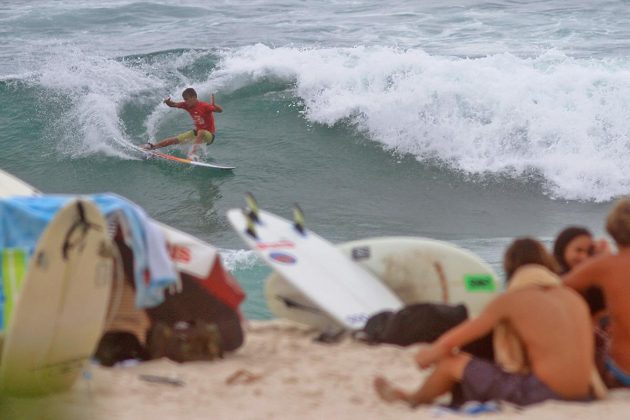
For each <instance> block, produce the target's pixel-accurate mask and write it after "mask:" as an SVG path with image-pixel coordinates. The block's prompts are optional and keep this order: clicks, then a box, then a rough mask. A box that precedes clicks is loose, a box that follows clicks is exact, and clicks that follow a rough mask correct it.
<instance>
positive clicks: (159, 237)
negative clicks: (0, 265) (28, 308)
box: [0, 193, 179, 329]
mask: <svg viewBox="0 0 630 420" xmlns="http://www.w3.org/2000/svg"><path fill="white" fill-rule="evenodd" d="M80 197H81V198H84V199H89V200H92V201H94V202H95V203H96V204H97V205H98V207H99V208H100V210H101V211H102V212H103V214H105V215H106V216H107V218H108V219H111V218H117V219H118V220H119V221H121V223H122V224H123V233H125V241H126V242H127V244H128V245H129V246H130V248H131V249H132V251H133V254H134V277H135V285H136V305H137V306H138V307H139V308H147V307H152V306H157V305H159V304H160V303H162V302H163V300H164V289H166V288H168V287H171V286H173V285H177V284H178V282H179V277H178V273H177V271H176V270H175V267H174V265H173V263H172V261H171V259H170V257H169V255H168V251H167V247H166V240H165V238H164V236H163V234H162V231H161V228H160V227H159V225H158V224H157V223H156V222H154V221H153V220H152V219H150V218H149V217H148V216H147V215H146V213H145V212H144V210H143V209H142V208H141V207H139V206H138V205H136V204H134V203H132V202H131V201H129V200H127V199H125V198H123V197H121V196H118V195H116V194H111V193H107V194H94V195H87V196H80ZM76 198H78V196H72V195H42V196H15V197H6V198H2V199H0V250H10V249H23V250H26V252H27V254H28V256H30V255H32V253H33V251H34V249H35V247H36V245H37V241H38V240H39V237H40V236H41V234H42V233H43V231H44V229H46V226H47V225H48V223H49V222H50V221H51V220H52V219H53V217H54V216H55V214H56V213H57V211H59V210H60V209H61V208H62V207H63V206H65V205H66V203H68V202H69V201H70V200H73V199H76ZM145 273H146V274H145ZM1 276H2V273H1V272H0V277H1ZM145 277H147V278H148V281H146V282H145ZM2 280H3V279H2V278H0V289H2V284H3V281H2ZM6 295H8V294H6ZM6 295H5V293H2V290H0V304H2V303H3V300H5V299H6V298H7V296H6ZM1 328H2V326H0V329H1Z"/></svg>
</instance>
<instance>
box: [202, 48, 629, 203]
mask: <svg viewBox="0 0 630 420" xmlns="http://www.w3.org/2000/svg"><path fill="white" fill-rule="evenodd" d="M629 75H630V62H628V60H625V59H624V60H596V59H589V60H580V59H575V58H570V57H568V56H566V55H564V54H562V53H561V52H558V51H553V50H551V51H547V52H546V53H544V54H542V55H540V56H538V57H536V58H530V59H523V58H519V57H515V56H512V55H510V54H500V55H494V56H489V57H482V58H477V59H462V58H453V57H441V56H431V55H429V54H427V53H426V52H424V51H423V50H419V49H410V50H399V49H394V48H386V47H371V48H367V47H356V48H325V49H299V48H270V47H267V46H264V45H260V44H259V45H254V46H248V47H245V48H240V49H236V50H231V51H225V52H224V53H223V54H222V59H221V61H220V62H219V64H218V68H217V70H216V71H214V72H213V74H212V75H211V80H213V81H218V80H221V81H222V84H224V85H226V86H229V84H230V81H237V80H238V85H243V84H244V83H246V82H244V80H248V83H252V84H255V83H257V82H258V81H260V80H267V79H269V78H277V79H280V80H285V81H287V82H290V83H292V84H293V86H294V88H293V91H294V95H295V96H296V97H298V98H299V100H300V101H301V103H302V104H303V107H304V109H303V115H304V117H305V118H306V119H307V120H308V121H309V122H311V123H316V124H323V125H326V126H335V125H339V124H342V125H347V126H352V127H354V128H355V129H356V130H357V131H358V132H359V133H361V134H363V135H366V136H368V137H369V138H370V139H372V140H374V141H375V142H378V143H379V144H381V145H382V147H383V148H384V149H386V150H388V151H390V152H392V153H395V154H410V155H413V156H415V157H416V158H417V159H418V160H419V161H436V160H437V161H438V162H441V164H442V165H444V166H446V167H448V168H450V169H451V170H455V171H457V172H463V173H465V174H471V175H481V176H495V175H501V176H509V177H512V178H528V177H532V176H533V177H534V178H537V177H542V178H543V179H544V180H545V189H546V192H547V194H548V195H550V196H551V197H554V198H560V199H569V200H586V201H606V200H610V199H612V198H613V197H615V196H618V195H622V194H626V193H628V191H630V173H628V171H627V170H626V168H627V162H628V160H629V159H630V143H629V142H628V138H629V135H630V120H628V118H627V115H628V111H630V109H629V108H630V85H629V84H628V83H627V80H628V76H629Z"/></svg>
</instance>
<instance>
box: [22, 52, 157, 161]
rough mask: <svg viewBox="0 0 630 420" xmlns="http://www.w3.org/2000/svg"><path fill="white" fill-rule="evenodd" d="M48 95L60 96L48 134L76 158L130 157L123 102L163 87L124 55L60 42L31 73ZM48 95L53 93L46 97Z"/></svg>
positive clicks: (61, 147)
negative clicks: (126, 148) (60, 111)
mask: <svg viewBox="0 0 630 420" xmlns="http://www.w3.org/2000/svg"><path fill="white" fill-rule="evenodd" d="M29 78H30V79H31V80H32V81H33V82H35V83H37V84H38V87H39V88H40V89H43V91H44V93H43V94H44V95H48V96H52V95H57V98H56V99H54V100H56V101H57V102H59V104H58V105H59V107H60V108H61V109H64V110H65V109H67V110H66V111H65V114H64V115H63V116H61V118H59V119H58V120H57V121H48V124H49V125H50V127H49V128H48V130H47V131H48V135H49V136H50V137H52V139H51V140H52V141H54V142H55V143H57V145H58V147H59V148H60V149H61V150H62V152H63V153H65V154H69V155H71V156H73V157H79V156H86V155H90V154H94V153H104V154H108V155H115V156H119V157H127V156H128V153H126V152H124V148H123V147H121V146H125V145H126V144H129V143H130V142H131V141H130V139H129V137H128V136H127V134H126V132H125V129H124V126H123V123H122V121H121V118H120V112H121V108H122V106H123V105H124V104H125V102H126V101H128V100H129V99H130V97H134V96H136V95H139V94H140V93H142V92H143V91H154V90H158V91H159V90H163V89H164V88H163V82H162V81H161V80H160V79H158V78H155V77H152V76H150V75H147V73H146V71H144V70H143V69H142V68H139V67H134V66H130V65H128V64H126V63H124V62H122V61H120V60H116V59H112V58H108V57H103V56H100V55H98V54H94V53H89V52H86V51H83V50H81V49H79V48H73V47H70V48H67V47H65V46H64V47H62V46H60V47H59V48H58V49H55V50H53V51H51V52H50V53H49V55H48V56H47V57H46V59H45V60H44V61H43V62H42V63H41V65H40V67H39V69H38V71H37V72H35V73H33V74H32V75H31V76H30V77H29ZM48 99H49V100H50V99H52V98H50V97H49V98H48Z"/></svg>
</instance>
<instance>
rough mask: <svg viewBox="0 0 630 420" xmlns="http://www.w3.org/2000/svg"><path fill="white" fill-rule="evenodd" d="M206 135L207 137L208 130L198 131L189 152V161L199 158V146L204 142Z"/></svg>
mask: <svg viewBox="0 0 630 420" xmlns="http://www.w3.org/2000/svg"><path fill="white" fill-rule="evenodd" d="M205 135H206V130H197V135H196V136H195V141H194V143H193V144H192V146H191V147H190V151H189V152H188V158H189V159H195V158H197V149H199V145H200V144H201V143H202V142H203V140H204V136H205Z"/></svg>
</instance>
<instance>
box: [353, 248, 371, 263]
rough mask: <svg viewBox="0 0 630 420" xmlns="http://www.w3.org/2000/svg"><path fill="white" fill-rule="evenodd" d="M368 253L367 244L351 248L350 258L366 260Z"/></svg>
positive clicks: (368, 256)
mask: <svg viewBox="0 0 630 420" xmlns="http://www.w3.org/2000/svg"><path fill="white" fill-rule="evenodd" d="M370 255H371V253H370V248H369V247H367V246H361V247H357V248H352V259H353V260H355V261H359V260H366V259H368V258H370Z"/></svg>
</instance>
